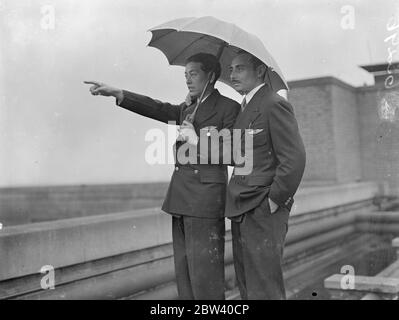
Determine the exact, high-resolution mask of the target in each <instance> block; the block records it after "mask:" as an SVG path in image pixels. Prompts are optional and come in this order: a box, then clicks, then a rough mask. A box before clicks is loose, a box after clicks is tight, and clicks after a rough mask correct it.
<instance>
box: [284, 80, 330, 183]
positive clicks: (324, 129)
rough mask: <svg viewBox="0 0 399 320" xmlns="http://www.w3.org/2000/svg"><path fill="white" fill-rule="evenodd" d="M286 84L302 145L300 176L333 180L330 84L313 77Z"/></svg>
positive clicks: (318, 179)
mask: <svg viewBox="0 0 399 320" xmlns="http://www.w3.org/2000/svg"><path fill="white" fill-rule="evenodd" d="M312 80H313V79H312ZM289 85H290V87H291V90H290V91H289V94H288V100H289V101H290V102H291V103H292V105H293V107H294V110H295V115H296V118H297V120H298V125H299V129H300V132H301V135H302V139H303V141H304V144H305V149H306V156H307V162H306V168H305V173H304V177H303V180H304V181H320V180H321V181H324V180H335V178H336V176H335V172H336V158H335V156H334V139H333V132H334V129H333V123H332V121H331V119H332V117H333V115H332V109H331V104H332V101H331V97H332V96H331V86H330V85H328V84H324V85H317V83H315V82H313V81H304V82H302V81H297V82H295V83H293V82H291V83H290V84H289Z"/></svg>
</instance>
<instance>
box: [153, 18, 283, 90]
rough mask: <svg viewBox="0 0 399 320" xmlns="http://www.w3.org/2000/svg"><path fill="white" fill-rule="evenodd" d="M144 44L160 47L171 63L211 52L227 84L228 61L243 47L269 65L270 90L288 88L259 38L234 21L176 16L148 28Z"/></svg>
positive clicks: (222, 78) (268, 79)
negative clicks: (148, 33) (150, 35)
mask: <svg viewBox="0 0 399 320" xmlns="http://www.w3.org/2000/svg"><path fill="white" fill-rule="evenodd" d="M149 31H151V32H152V38H151V41H150V43H149V44H148V45H149V46H151V47H155V48H157V49H159V50H161V51H162V52H163V53H164V54H165V55H166V57H167V59H168V61H169V63H170V64H171V65H179V66H185V62H186V59H187V58H188V57H190V56H191V55H193V54H196V53H199V52H205V53H211V54H213V55H215V56H217V57H218V58H219V61H220V63H221V66H222V74H221V76H220V78H219V80H220V81H222V82H224V83H226V84H228V85H230V86H231V82H230V74H229V68H228V66H229V65H230V63H231V61H232V60H233V58H234V57H235V56H236V55H237V53H238V51H239V50H240V49H243V50H245V51H247V52H249V53H251V54H252V55H254V56H255V57H257V58H258V59H260V60H261V61H263V62H264V63H265V64H266V65H267V66H268V67H269V68H268V74H267V77H266V79H265V80H266V82H268V83H269V84H270V85H271V87H272V89H273V90H274V91H276V92H277V91H278V90H280V89H286V90H288V85H287V82H286V81H285V79H284V76H283V74H282V72H281V70H280V68H279V66H278V65H277V63H276V61H275V60H274V59H273V57H272V55H271V54H270V53H269V52H268V51H267V50H266V48H265V46H264V45H263V43H262V41H260V39H259V38H258V37H256V36H255V35H253V34H250V33H248V32H246V31H244V30H243V29H241V28H239V27H237V26H236V25H235V24H232V23H228V22H225V21H222V20H218V19H216V18H214V17H201V18H193V17H191V18H180V19H176V20H172V21H169V22H166V23H163V24H161V25H159V26H157V27H154V28H152V29H150V30H149Z"/></svg>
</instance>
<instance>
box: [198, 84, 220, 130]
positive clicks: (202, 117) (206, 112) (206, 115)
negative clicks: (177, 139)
mask: <svg viewBox="0 0 399 320" xmlns="http://www.w3.org/2000/svg"><path fill="white" fill-rule="evenodd" d="M219 96H220V93H219V91H218V90H217V89H215V90H213V91H212V93H211V94H210V95H209V97H208V98H206V100H205V101H204V102H202V103H201V104H200V105H199V107H198V110H197V113H196V115H195V120H194V122H195V123H196V125H197V126H201V124H202V123H204V122H205V121H207V120H209V119H210V118H212V117H213V116H214V115H215V114H216V113H217V110H216V102H217V100H218V98H219ZM193 110H194V109H193ZM191 112H192V110H191Z"/></svg>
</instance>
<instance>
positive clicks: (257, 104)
mask: <svg viewBox="0 0 399 320" xmlns="http://www.w3.org/2000/svg"><path fill="white" fill-rule="evenodd" d="M266 68H267V67H266V66H265V65H264V64H263V63H262V62H261V61H260V60H259V59H257V58H256V57H254V56H253V55H251V54H249V53H247V52H244V51H242V52H240V53H239V54H238V55H237V56H236V57H235V58H234V60H233V61H232V64H231V67H230V72H231V81H232V83H233V85H234V87H235V89H236V90H237V91H238V92H240V93H241V94H243V95H245V97H244V99H243V104H242V111H241V112H240V114H239V115H238V117H237V120H236V123H235V124H234V129H240V130H241V132H242V139H241V141H239V143H238V145H237V144H235V148H234V151H235V155H234V159H237V153H238V152H241V153H242V154H244V153H246V154H249V155H250V157H247V156H246V159H245V161H252V165H251V167H252V170H251V171H250V172H245V170H242V163H241V164H239V163H236V164H235V168H234V171H233V174H232V178H231V180H230V182H229V185H228V188H227V189H228V191H227V201H226V216H227V217H229V218H230V219H231V220H232V222H231V223H232V236H233V255H234V267H235V271H236V276H237V282H238V286H239V289H240V293H241V297H242V298H243V299H285V298H286V296H285V288H284V281H283V273H282V266H281V265H282V256H283V247H284V241H285V237H286V233H287V231H288V218H289V213H290V210H291V207H292V204H293V201H294V200H293V196H294V194H295V192H296V191H297V188H298V186H299V183H300V181H301V179H302V175H303V172H304V168H305V161H306V154H305V149H304V145H303V142H302V139H301V136H300V134H299V130H298V125H297V121H296V119H295V115H294V110H293V108H292V106H291V104H290V103H289V102H287V101H286V100H285V99H284V98H282V97H280V96H279V95H277V94H275V93H274V92H273V91H272V90H271V89H270V88H269V86H268V85H267V84H265V83H264V80H263V79H264V77H265V72H266ZM244 137H245V139H243V138H244ZM251 138H252V140H251ZM246 139H247V140H248V141H252V145H251V144H250V143H249V144H247V143H246V142H247V141H244V140H246ZM248 147H249V148H251V150H249V149H248ZM249 151H250V152H249Z"/></svg>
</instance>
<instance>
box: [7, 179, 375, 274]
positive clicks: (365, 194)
mask: <svg viewBox="0 0 399 320" xmlns="http://www.w3.org/2000/svg"><path fill="white" fill-rule="evenodd" d="M379 190H380V188H379V185H378V184H377V183H375V182H358V183H349V184H342V185H330V186H322V187H307V188H301V189H299V190H298V192H297V194H296V195H295V203H294V205H293V208H292V211H291V216H293V215H301V214H305V213H309V212H314V211H319V210H323V209H329V208H333V207H337V206H342V205H345V204H350V203H355V202H359V201H364V200H369V199H372V198H373V197H374V196H376V195H377V194H378V193H379ZM160 212H161V210H160V208H151V209H142V210H135V211H128V212H120V213H114V214H105V215H97V216H90V217H83V218H72V219H65V220H58V221H50V222H40V223H32V224H27V225H18V226H11V227H7V226H4V228H3V229H2V230H1V231H0V256H1V259H0V281H2V280H5V279H11V278H15V277H20V276H23V275H28V274H33V273H37V272H39V270H40V269H41V267H42V266H44V265H51V266H53V267H54V268H58V267H63V266H69V265H74V264H77V263H82V262H87V261H92V260H95V259H100V258H104V257H110V256H113V255H117V254H121V253H126V252H131V251H136V250H140V249H144V248H151V247H155V246H159V245H163V244H166V243H171V242H172V235H171V219H170V216H169V215H168V214H166V213H160ZM229 228H230V224H229V220H227V229H229ZM15 266H18V268H15Z"/></svg>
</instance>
